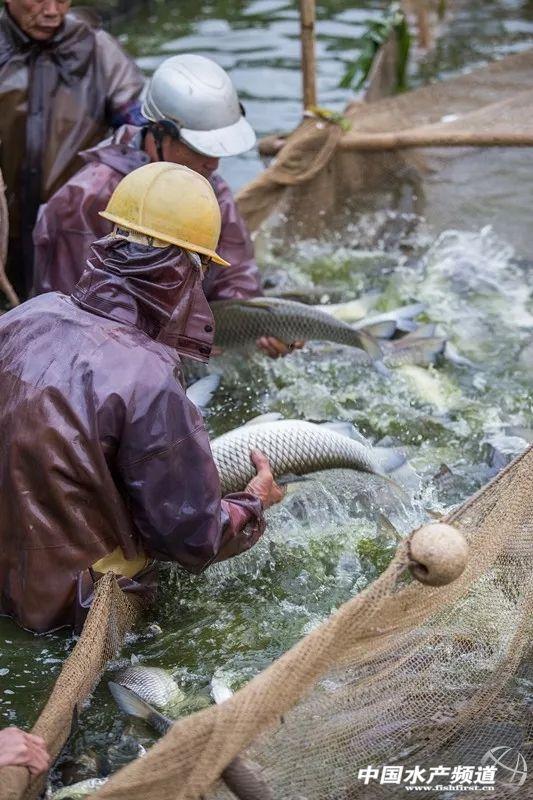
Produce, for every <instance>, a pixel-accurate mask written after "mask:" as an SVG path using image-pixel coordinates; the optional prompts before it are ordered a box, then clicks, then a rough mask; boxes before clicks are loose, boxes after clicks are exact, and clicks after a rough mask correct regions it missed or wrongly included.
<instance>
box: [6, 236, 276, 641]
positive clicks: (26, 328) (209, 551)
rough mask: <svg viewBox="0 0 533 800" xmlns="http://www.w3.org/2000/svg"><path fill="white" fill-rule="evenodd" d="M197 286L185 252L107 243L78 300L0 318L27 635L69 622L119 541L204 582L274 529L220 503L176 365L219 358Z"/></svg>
mask: <svg viewBox="0 0 533 800" xmlns="http://www.w3.org/2000/svg"><path fill="white" fill-rule="evenodd" d="M200 281H201V275H200V271H199V269H198V268H194V267H192V266H191V263H190V261H189V257H188V256H187V254H186V253H185V252H184V251H182V250H180V249H179V248H177V247H173V246H169V247H166V248H164V249H155V248H149V247H147V246H144V245H140V244H134V243H132V242H127V241H125V240H120V239H113V238H112V237H107V238H104V239H102V240H100V241H99V242H96V243H95V245H94V254H93V257H92V258H91V259H90V264H89V268H88V269H87V271H86V272H85V273H84V275H83V277H82V279H81V281H80V283H79V285H78V286H77V287H76V289H75V291H74V292H73V294H72V296H71V297H67V296H65V295H61V294H58V293H55V292H54V293H49V294H46V295H43V296H41V297H37V298H34V299H33V300H29V301H28V302H27V303H24V304H23V305H21V306H20V307H18V308H16V309H14V310H13V311H10V312H8V313H7V314H5V315H4V316H2V317H0V486H1V487H2V491H1V493H0V614H4V615H9V616H11V617H13V618H14V619H15V620H16V621H17V622H18V623H19V624H20V625H22V626H24V627H25V628H29V629H31V630H35V631H48V630H52V629H54V628H58V627H60V626H63V625H73V624H74V623H75V622H76V618H77V606H79V604H80V603H79V602H78V601H80V602H81V603H83V596H82V595H83V593H85V592H87V586H89V590H91V589H92V578H93V577H94V574H93V572H92V570H91V569H90V567H91V565H92V564H94V563H95V562H96V561H98V560H99V559H101V558H102V557H103V556H105V555H107V554H109V553H111V552H112V551H113V550H114V549H115V548H116V547H117V545H118V546H120V548H121V549H122V552H123V553H124V555H125V556H126V558H128V559H133V558H134V557H136V556H138V555H139V553H144V554H146V555H147V557H149V558H152V559H157V560H161V561H177V562H179V563H180V564H181V565H183V567H185V568H186V569H187V570H189V571H191V572H199V571H201V570H203V569H205V568H206V567H207V566H208V565H209V564H210V563H212V562H213V561H217V560H222V559H225V558H229V557H230V556H233V555H236V554H238V553H240V552H242V551H244V550H246V549H248V548H249V547H251V546H252V545H253V544H254V543H255V542H256V541H257V539H258V538H259V537H260V535H261V534H262V533H263V531H264V525H265V523H264V519H263V514H262V506H261V502H260V501H259V499H258V498H256V497H254V496H253V495H251V494H247V493H244V492H243V493H240V494H234V495H229V496H227V497H225V498H224V499H223V500H221V496H220V481H219V478H218V473H217V469H216V466H215V463H214V461H213V457H212V454H211V449H210V445H209V438H208V434H207V432H206V430H205V427H204V424H203V421H202V417H201V415H200V413H199V411H198V410H197V408H196V406H194V404H193V403H191V402H190V401H189V400H188V399H187V397H186V395H185V392H184V390H183V387H182V385H181V382H180V358H179V355H178V353H180V354H186V355H189V356H192V357H193V358H197V359H200V360H203V361H205V360H207V358H208V355H209V352H210V349H211V341H212V336H213V318H212V315H211V312H210V309H209V306H208V304H207V302H206V300H205V296H204V295H203V291H202V288H201V282H200ZM149 572H150V570H149ZM148 577H149V576H148ZM146 580H147V575H146V574H143V575H141V577H140V578H139V580H138V581H137V580H136V579H133V580H131V581H129V586H130V589H133V590H140V589H141V588H142V587H140V586H139V584H142V583H146Z"/></svg>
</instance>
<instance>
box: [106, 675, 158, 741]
mask: <svg viewBox="0 0 533 800" xmlns="http://www.w3.org/2000/svg"><path fill="white" fill-rule="evenodd" d="M107 685H108V686H109V691H110V692H111V694H112V695H113V697H114V699H115V702H116V704H117V705H118V707H119V708H120V710H121V711H123V712H124V713H125V714H129V716H130V717H138V718H139V719H144V720H145V721H146V722H148V724H149V725H151V726H152V727H153V728H155V729H156V730H157V731H159V732H160V733H164V732H165V730H168V728H169V727H170V724H171V723H170V721H169V720H167V718H166V717H164V716H163V714H160V713H159V711H156V710H155V708H153V707H152V706H151V705H150V703H147V702H146V701H145V700H142V699H141V698H140V697H139V695H138V694H136V693H135V692H133V691H132V690H131V689H127V688H126V687H125V686H121V685H120V684H119V683H115V682H114V681H108V684H107Z"/></svg>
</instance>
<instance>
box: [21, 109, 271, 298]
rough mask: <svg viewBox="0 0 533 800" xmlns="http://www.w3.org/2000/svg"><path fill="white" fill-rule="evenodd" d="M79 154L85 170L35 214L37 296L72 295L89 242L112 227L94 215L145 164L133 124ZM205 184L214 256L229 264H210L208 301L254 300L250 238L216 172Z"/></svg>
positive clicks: (256, 272) (255, 274) (256, 278)
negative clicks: (218, 222)
mask: <svg viewBox="0 0 533 800" xmlns="http://www.w3.org/2000/svg"><path fill="white" fill-rule="evenodd" d="M80 156H81V158H82V159H83V160H84V161H85V166H84V167H83V168H82V169H80V170H79V172H77V173H76V174H75V175H74V176H73V177H72V178H71V179H70V180H69V181H68V182H67V183H66V184H65V185H64V186H63V187H62V188H61V189H59V191H57V192H56V193H55V194H54V196H53V197H51V198H50V200H49V201H48V202H47V204H46V205H45V206H43V207H42V208H41V210H40V212H39V217H38V220H37V224H36V226H35V229H34V234H33V241H34V245H35V266H34V291H35V293H36V294H42V293H44V292H51V291H59V292H65V293H66V294H68V293H69V292H71V291H72V288H73V286H74V285H75V284H76V283H77V281H78V280H79V278H80V275H81V273H82V271H83V269H84V266H85V261H86V259H87V258H89V256H90V247H91V244H92V243H93V242H94V241H95V239H98V238H101V237H102V236H106V235H107V234H108V233H110V232H111V229H112V224H111V223H110V222H108V221H107V220H105V219H103V217H101V216H100V215H99V214H98V212H99V211H103V210H104V208H105V207H106V205H107V202H108V200H109V198H110V197H111V194H112V193H113V191H114V189H115V187H116V186H117V184H118V183H119V182H120V181H121V180H122V178H123V177H124V175H128V174H129V173H130V172H132V171H133V170H134V169H137V168H138V167H141V166H142V165H143V164H147V163H148V162H149V161H150V158H149V156H148V155H147V154H146V153H145V152H144V150H142V147H141V130H140V128H135V127H134V126H132V125H124V126H122V127H121V128H119V130H118V131H117V132H116V133H115V135H114V136H113V137H112V138H111V139H108V140H107V141H105V142H102V143H101V144H100V145H98V146H97V147H94V148H93V149H92V150H87V151H85V152H84V153H81V154H80ZM210 181H211V185H212V186H213V189H214V191H215V194H216V196H217V199H218V203H219V205H220V212H221V216H222V229H221V233H220V240H219V243H218V247H217V252H218V253H219V254H220V255H221V256H222V258H224V259H226V261H229V262H230V264H231V266H230V267H219V266H218V265H216V264H212V265H211V266H210V269H209V273H208V274H207V276H206V278H205V279H204V291H205V293H206V296H207V299H208V300H209V301H211V300H231V299H232V298H239V299H241V298H247V297H256V296H257V295H260V294H261V284H260V277H259V270H258V269H257V265H256V263H255V259H254V250H253V245H252V241H251V239H250V235H249V233H248V230H247V228H246V225H245V223H244V220H243V219H242V217H241V215H240V214H239V212H238V210H237V206H236V204H235V200H234V198H233V195H232V193H231V190H230V188H229V186H228V185H227V183H226V182H225V181H224V180H223V179H222V178H221V177H220V175H217V174H214V175H212V176H211V178H210Z"/></svg>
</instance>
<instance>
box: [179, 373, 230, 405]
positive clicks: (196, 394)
mask: <svg viewBox="0 0 533 800" xmlns="http://www.w3.org/2000/svg"><path fill="white" fill-rule="evenodd" d="M221 379H222V376H221V375H219V374H218V373H216V372H213V373H211V374H209V375H206V376H205V377H203V378H200V379H199V380H197V381H194V383H191V385H190V386H188V387H187V391H186V395H187V397H188V398H189V400H191V401H192V402H193V403H194V405H195V406H198V408H206V407H207V406H208V405H209V403H210V402H211V399H212V397H213V395H214V394H215V392H216V390H217V389H218V387H219V386H220V381H221Z"/></svg>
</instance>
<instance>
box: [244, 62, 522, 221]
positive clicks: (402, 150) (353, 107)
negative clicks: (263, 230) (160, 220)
mask: <svg viewBox="0 0 533 800" xmlns="http://www.w3.org/2000/svg"><path fill="white" fill-rule="evenodd" d="M389 69H390V66H389ZM532 78H533V51H532V50H528V51H525V52H522V53H518V54H516V55H512V56H508V57H506V58H504V59H502V60H500V61H497V62H494V63H492V64H490V65H488V66H485V67H482V68H479V69H476V70H474V71H472V72H468V73H465V74H462V75H460V76H458V77H456V78H453V79H450V80H447V81H441V82H437V83H434V84H430V85H427V86H424V87H422V88H419V89H415V90H413V91H409V92H406V93H404V94H400V95H396V96H394V97H385V98H383V99H378V100H376V101H375V102H354V103H351V104H350V105H349V106H348V107H347V108H346V110H345V112H344V118H345V123H343V125H341V124H337V123H333V122H328V121H327V120H325V119H321V118H316V117H311V118H306V119H304V121H303V122H302V124H301V125H300V126H299V127H298V128H297V129H296V130H295V131H294V132H293V133H292V134H291V136H290V137H289V138H288V139H287V142H286V144H285V146H284V147H283V148H282V149H281V151H280V152H279V154H278V156H277V158H276V159H275V160H274V161H273V162H272V164H271V165H270V166H269V167H268V168H267V169H266V170H265V171H264V172H262V173H261V174H260V175H259V176H258V177H257V178H256V179H255V180H253V181H252V182H251V183H250V184H248V185H247V186H246V187H244V189H243V190H241V192H240V194H239V196H238V202H239V208H240V210H241V212H242V213H243V215H244V217H245V219H246V222H247V223H248V225H249V227H250V228H251V229H253V230H257V229H258V228H259V227H260V226H265V225H266V226H267V227H268V229H269V230H274V231H275V232H276V233H280V234H283V232H286V233H287V234H289V233H290V236H291V237H306V236H310V235H311V236H313V237H315V236H319V235H320V233H321V231H328V230H330V229H331V228H332V227H336V226H338V225H339V224H343V225H344V224H345V221H346V219H347V218H349V217H350V216H351V215H352V214H353V212H354V210H357V211H359V212H360V211H361V210H364V209H368V210H369V211H370V210H372V209H378V208H393V209H394V208H396V209H399V210H401V211H406V212H410V213H413V212H414V213H421V212H422V211H423V212H424V213H427V202H428V198H427V197H424V192H425V188H426V183H427V182H428V181H433V183H435V173H436V171H438V170H439V169H440V168H441V166H442V165H441V163H440V154H439V152H438V150H434V149H430V150H426V149H425V150H424V151H421V150H420V149H416V147H419V148H420V147H424V148H427V147H430V146H434V147H441V146H443V145H454V146H471V147H475V146H478V145H491V144H500V145H508V146H514V145H525V144H529V145H531V144H533V115H532V114H530V113H528V112H527V110H528V109H530V108H531V103H532V99H533V93H532V91H531V89H530V88H528V87H530V86H531V80H532ZM376 80H377V78H376ZM382 93H383V92H382V91H380V92H379V93H378V95H379V94H382ZM370 99H373V98H372V97H370ZM344 128H348V129H347V130H345V129H344ZM407 148H409V149H407ZM492 160H494V158H492ZM450 191H451V193H452V195H453V198H452V202H454V199H455V200H456V197H457V180H456V181H454V182H453V185H452V186H451V187H450ZM445 192H446V187H445V186H444V187H443V186H442V183H441V184H439V195H438V204H439V209H440V211H442V205H443V203H444V202H445V201H444V194H445ZM267 223H268V224H267Z"/></svg>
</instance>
